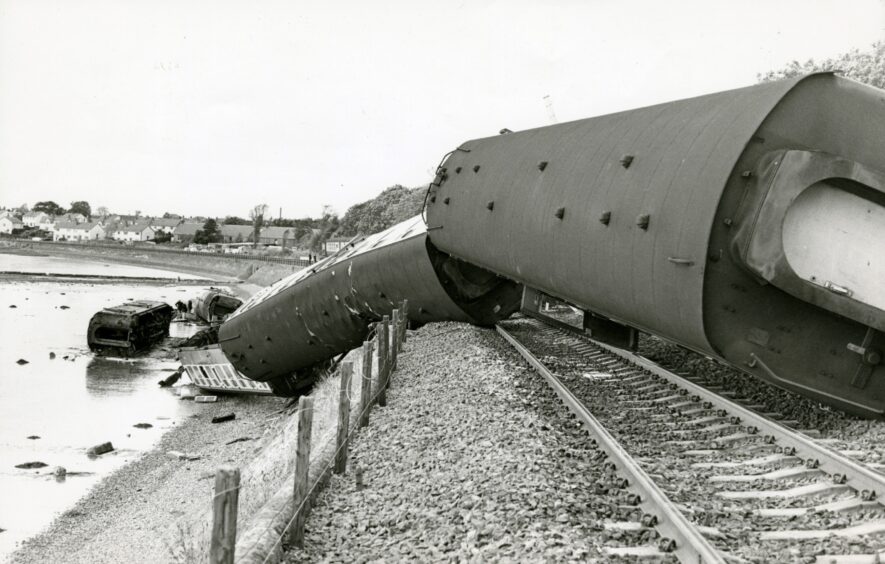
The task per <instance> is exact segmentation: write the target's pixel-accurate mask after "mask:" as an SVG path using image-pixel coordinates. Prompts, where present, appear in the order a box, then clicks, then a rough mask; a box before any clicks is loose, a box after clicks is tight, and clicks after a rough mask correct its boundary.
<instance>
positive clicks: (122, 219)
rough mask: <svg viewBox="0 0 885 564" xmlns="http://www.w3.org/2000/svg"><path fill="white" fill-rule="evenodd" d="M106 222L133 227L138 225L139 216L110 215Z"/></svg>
mask: <svg viewBox="0 0 885 564" xmlns="http://www.w3.org/2000/svg"><path fill="white" fill-rule="evenodd" d="M105 221H106V222H113V223H114V224H115V225H122V226H125V225H132V224H133V223H138V221H139V217H138V216H137V215H124V214H119V213H118V214H114V215H109V216H108V217H106V218H105Z"/></svg>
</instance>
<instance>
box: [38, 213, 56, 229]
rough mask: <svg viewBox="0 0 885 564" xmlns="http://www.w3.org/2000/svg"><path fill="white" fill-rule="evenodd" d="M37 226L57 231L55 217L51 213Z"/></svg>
mask: <svg viewBox="0 0 885 564" xmlns="http://www.w3.org/2000/svg"><path fill="white" fill-rule="evenodd" d="M44 215H46V214H44ZM37 227H38V228H40V229H42V230H43V231H48V232H50V233H52V232H53V231H55V217H53V216H51V215H46V217H45V218H44V219H43V220H42V221H41V222H40V223H38V224H37Z"/></svg>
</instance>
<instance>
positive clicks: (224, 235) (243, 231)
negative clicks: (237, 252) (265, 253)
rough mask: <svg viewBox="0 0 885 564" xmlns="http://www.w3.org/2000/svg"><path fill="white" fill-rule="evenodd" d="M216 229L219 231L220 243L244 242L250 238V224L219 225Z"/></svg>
mask: <svg viewBox="0 0 885 564" xmlns="http://www.w3.org/2000/svg"><path fill="white" fill-rule="evenodd" d="M201 229H202V227H201ZM218 230H219V231H220V232H221V242H222V243H245V242H247V241H251V240H252V226H251V225H221V226H219V228H218Z"/></svg>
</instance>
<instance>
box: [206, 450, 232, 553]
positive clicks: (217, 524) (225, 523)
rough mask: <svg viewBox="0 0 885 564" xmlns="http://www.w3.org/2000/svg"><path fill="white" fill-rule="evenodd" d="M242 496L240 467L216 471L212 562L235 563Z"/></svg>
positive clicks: (213, 502) (210, 548)
mask: <svg viewBox="0 0 885 564" xmlns="http://www.w3.org/2000/svg"><path fill="white" fill-rule="evenodd" d="M239 496H240V469H239V468H234V467H233V466H222V467H221V468H219V469H218V470H217V471H216V472H215V496H214V497H213V498H212V513H213V514H214V516H213V520H212V543H211V544H210V545H209V562H210V563H211V564H233V562H234V548H235V547H236V546H237V505H238V503H239Z"/></svg>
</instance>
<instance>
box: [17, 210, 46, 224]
mask: <svg viewBox="0 0 885 564" xmlns="http://www.w3.org/2000/svg"><path fill="white" fill-rule="evenodd" d="M47 221H50V216H49V214H46V213H44V212H28V213H26V214H25V215H23V216H22V223H24V224H25V225H26V226H28V227H37V226H39V225H40V224H41V223H46V222H47Z"/></svg>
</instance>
